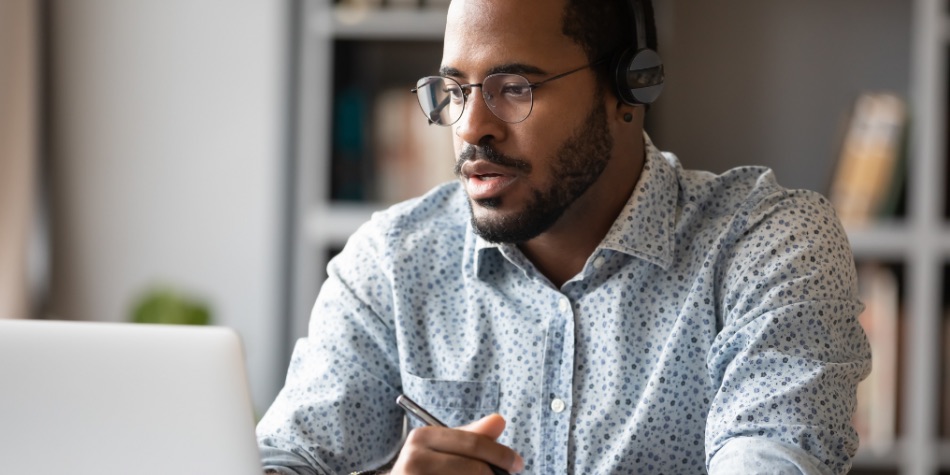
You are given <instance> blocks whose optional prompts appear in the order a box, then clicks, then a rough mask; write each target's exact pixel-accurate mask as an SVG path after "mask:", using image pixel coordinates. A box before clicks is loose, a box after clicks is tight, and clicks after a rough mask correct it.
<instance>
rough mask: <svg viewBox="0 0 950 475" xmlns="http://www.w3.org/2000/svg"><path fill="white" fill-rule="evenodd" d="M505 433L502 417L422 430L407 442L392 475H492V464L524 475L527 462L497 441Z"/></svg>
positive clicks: (408, 438)
mask: <svg viewBox="0 0 950 475" xmlns="http://www.w3.org/2000/svg"><path fill="white" fill-rule="evenodd" d="M504 430H505V419H504V418H502V417H501V415H499V414H491V415H489V416H485V417H483V418H481V419H479V420H477V421H475V422H472V423H471V424H468V425H464V426H462V427H458V428H455V429H450V428H447V427H419V428H418V429H415V430H413V431H412V432H410V433H409V436H408V437H407V438H406V444H405V445H404V446H403V448H402V451H401V452H400V453H399V458H398V459H397V460H396V465H395V466H393V470H392V474H393V475H422V474H445V473H453V474H456V473H457V474H460V475H465V474H470V475H476V474H478V475H491V469H489V467H488V464H489V463H490V464H492V465H495V466H496V467H499V468H503V469H505V470H508V471H509V472H511V473H517V472H520V471H522V470H524V459H522V458H521V456H520V455H518V453H517V452H515V451H514V450H512V449H511V448H509V447H506V446H504V445H501V444H499V443H498V442H496V441H495V440H496V439H498V437H499V436H500V435H501V433H502V431H504Z"/></svg>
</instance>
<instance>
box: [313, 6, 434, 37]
mask: <svg viewBox="0 0 950 475" xmlns="http://www.w3.org/2000/svg"><path fill="white" fill-rule="evenodd" d="M308 27H309V28H310V29H311V30H312V31H313V32H314V33H316V34H319V35H324V36H328V37H333V38H338V39H366V40H373V39H384V40H436V41H442V36H443V35H444V34H445V10H444V9H440V8H423V9H409V8H405V9H398V8H393V9H389V10H379V9H375V10H374V9H372V8H365V9H359V8H334V9H331V10H330V12H327V11H319V12H315V13H314V14H313V15H311V17H310V18H309V25H308Z"/></svg>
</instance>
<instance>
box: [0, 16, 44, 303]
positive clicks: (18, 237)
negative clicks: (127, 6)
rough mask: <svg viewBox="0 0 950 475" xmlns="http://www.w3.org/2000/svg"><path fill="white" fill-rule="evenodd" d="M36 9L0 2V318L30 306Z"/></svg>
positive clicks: (33, 234)
mask: <svg viewBox="0 0 950 475" xmlns="http://www.w3.org/2000/svg"><path fill="white" fill-rule="evenodd" d="M38 13H39V10H38V8H37V6H36V1H35V0H3V1H0V318H23V317H26V316H28V315H30V314H31V313H33V312H34V311H35V309H34V308H33V305H34V298H35V293H34V292H35V290H34V289H35V287H34V286H31V283H34V282H35V279H36V278H37V277H38V273H37V272H36V270H37V269H36V268H35V267H31V265H30V264H31V263H34V264H35V263H36V262H37V261H36V260H35V259H33V260H31V259H30V258H31V256H32V257H34V258H35V257H36V256H37V254H36V251H37V246H36V242H37V237H38V236H37V234H36V232H35V231H36V230H35V228H34V225H35V223H36V218H35V217H36V211H37V207H36V193H37V186H36V185H37V183H36V180H37V173H36V172H37V169H38V167H39V158H40V157H39V153H38V150H37V149H38V142H37V138H38V137H37V125H38V123H37V122H38V119H39V116H38V114H39V107H40V106H39V101H38V97H37V90H38V84H39V77H40V75H39V63H40V61H39V51H40V42H39V33H38V28H37V27H38Z"/></svg>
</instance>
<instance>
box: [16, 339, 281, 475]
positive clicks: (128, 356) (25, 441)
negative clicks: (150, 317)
mask: <svg viewBox="0 0 950 475" xmlns="http://www.w3.org/2000/svg"><path fill="white" fill-rule="evenodd" d="M0 388H2V389H0V473H3V474H7V473H8V474H39V475H53V474H57V475H59V474H64V473H69V474H74V475H87V474H88V475H92V474H96V475H110V474H123V475H124V474H129V473H135V474H137V475H169V474H219V473H227V474H231V475H245V474H246V475H260V474H261V473H262V469H261V465H260V460H259V456H258V451H257V442H256V438H255V436H254V425H255V420H254V414H253V409H252V406H251V400H250V394H249V391H248V383H247V377H246V372H245V367H244V355H243V350H242V346H241V341H240V338H239V337H238V335H237V334H236V333H235V332H234V331H233V330H231V329H228V328H223V327H197V326H172V325H146V324H122V323H95V322H64V321H35V320H34V321H22V320H20V321H18V320H0Z"/></svg>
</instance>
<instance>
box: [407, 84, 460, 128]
mask: <svg viewBox="0 0 950 475" xmlns="http://www.w3.org/2000/svg"><path fill="white" fill-rule="evenodd" d="M409 92H411V93H413V94H417V95H418V94H419V88H418V87H414V88H412V89H410V90H409ZM449 99H450V97H448V96H446V98H445V99H442V102H440V103H438V104H437V105H436V106H435V107H433V108H432V111H431V112H435V113H436V114H438V113H440V112H442V109H445V106H447V105H449ZM426 120H427V121H429V125H432V124H434V123H435V122H432V119H431V118H430V117H426Z"/></svg>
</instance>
